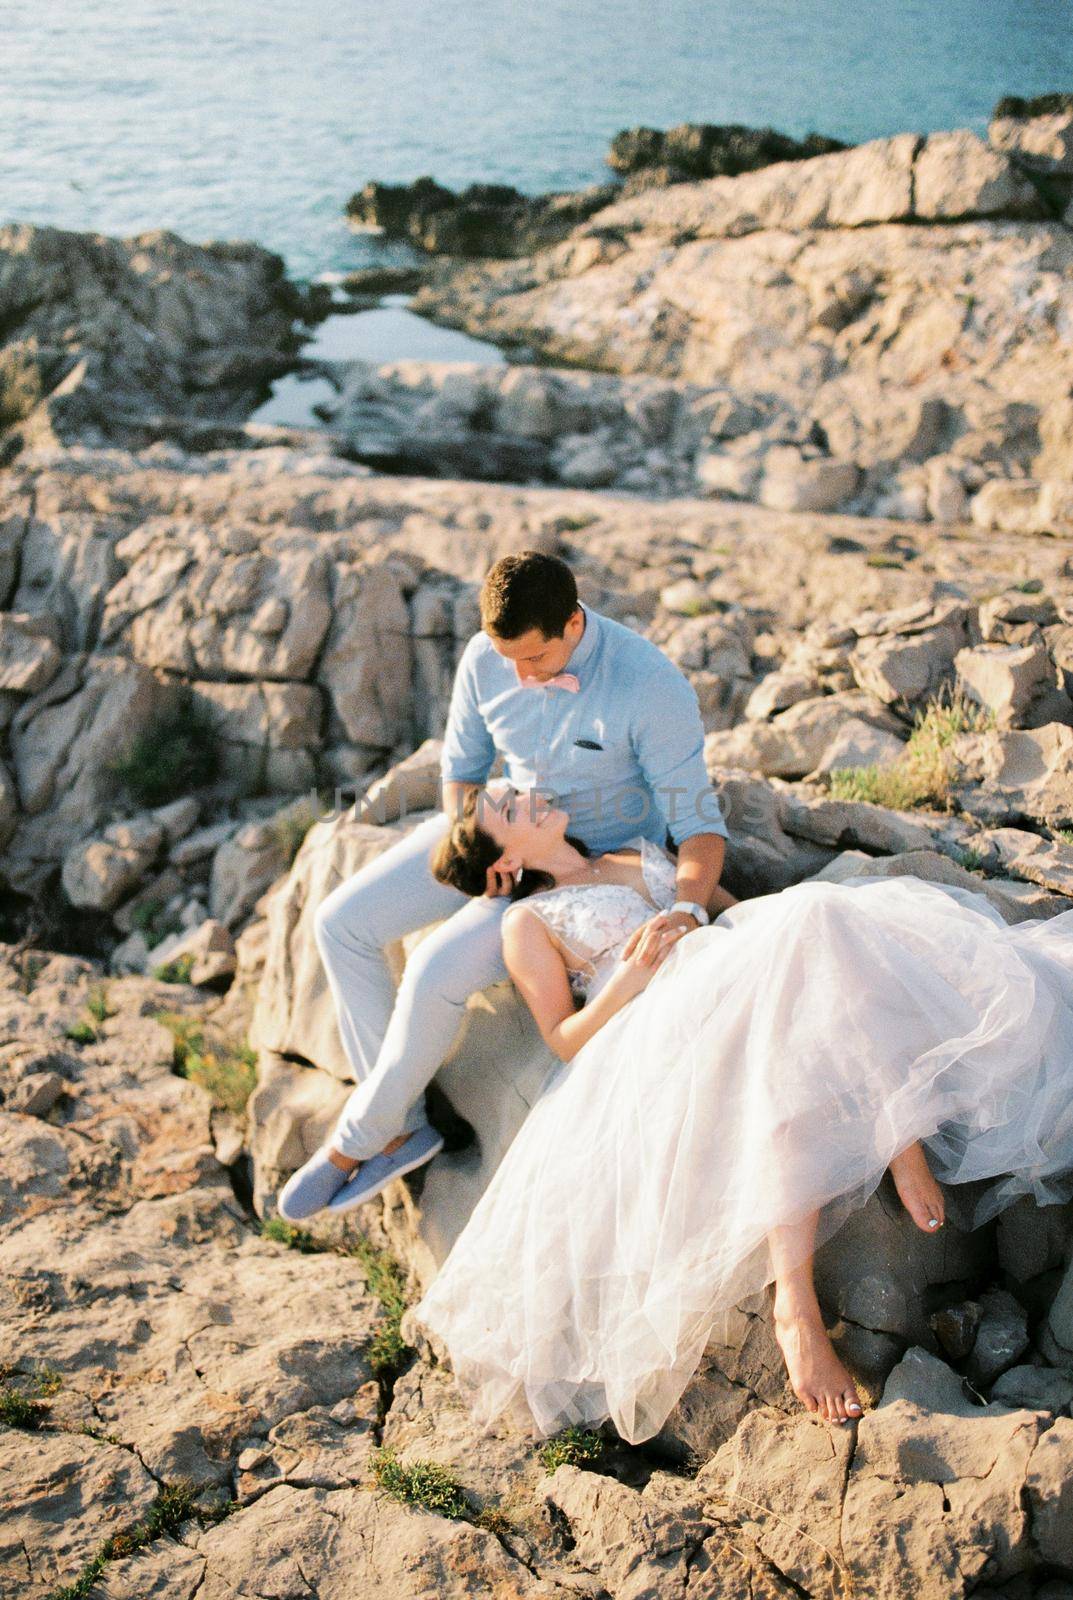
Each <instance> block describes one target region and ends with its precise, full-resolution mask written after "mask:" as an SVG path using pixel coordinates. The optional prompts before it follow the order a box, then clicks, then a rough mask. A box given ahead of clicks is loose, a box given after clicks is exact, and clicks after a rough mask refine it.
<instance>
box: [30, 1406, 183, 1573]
mask: <svg viewBox="0 0 1073 1600" xmlns="http://www.w3.org/2000/svg"><path fill="white" fill-rule="evenodd" d="M29 1442H30V1441H29V1439H28V1437H27V1436H26V1435H25V1434H20V1433H19V1432H18V1431H17V1430H16V1429H14V1428H10V1429H9V1428H5V1429H4V1431H3V1433H2V1434H0V1466H2V1470H3V1477H4V1482H5V1483H6V1484H7V1485H8V1493H9V1495H10V1499H9V1501H8V1515H7V1517H6V1518H5V1528H4V1536H3V1538H2V1540H0V1563H2V1564H3V1569H4V1570H5V1572H6V1574H7V1578H6V1580H5V1590H6V1592H7V1593H8V1594H10V1595H12V1596H14V1595H15V1594H16V1593H19V1594H21V1595H23V1596H25V1597H26V1600H41V1597H43V1596H44V1595H45V1594H46V1593H49V1592H51V1591H52V1590H53V1589H55V1588H58V1587H59V1586H60V1585H62V1584H65V1583H69V1582H73V1581H74V1580H75V1579H76V1578H77V1577H78V1576H79V1573H80V1572H81V1570H82V1568H83V1567H84V1566H85V1565H86V1564H87V1563H88V1562H89V1561H90V1559H91V1558H92V1557H93V1556H94V1555H96V1553H97V1549H98V1546H100V1545H101V1544H103V1542H104V1540H105V1539H106V1538H107V1537H108V1535H109V1534H111V1533H118V1532H119V1531H120V1530H126V1529H127V1528H128V1527H130V1526H131V1525H132V1524H134V1523H136V1522H137V1521H138V1520H139V1519H140V1518H144V1517H145V1516H146V1515H147V1514H148V1512H149V1510H150V1507H151V1506H152V1505H153V1503H154V1501H155V1500H156V1498H157V1493H158V1490H157V1485H156V1484H155V1483H154V1481H153V1479H152V1478H151V1477H150V1475H149V1473H148V1472H147V1471H146V1470H145V1467H144V1466H142V1464H141V1462H140V1461H139V1460H138V1458H137V1456H136V1455H134V1454H133V1453H132V1452H131V1451H129V1450H123V1449H121V1448H120V1447H119V1446H118V1445H114V1444H107V1443H105V1442H103V1441H102V1440H97V1439H91V1438H89V1437H87V1436H86V1435H83V1434H77V1433H45V1432H41V1433H38V1434H36V1435H34V1436H32V1448H27V1445H28V1444H29ZM31 1550H32V1551H33V1558H32V1563H31V1561H30V1560H29V1559H28V1557H27V1552H28V1551H31ZM16 1558H17V1566H16ZM19 1568H21V1582H20V1586H19V1588H18V1589H16V1588H15V1587H14V1586H12V1587H10V1588H8V1587H7V1584H8V1582H9V1581H10V1582H11V1583H12V1584H13V1582H14V1574H15V1572H16V1570H18V1569H19ZM27 1568H29V1571H27Z"/></svg>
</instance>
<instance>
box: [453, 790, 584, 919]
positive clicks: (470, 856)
mask: <svg viewBox="0 0 1073 1600" xmlns="http://www.w3.org/2000/svg"><path fill="white" fill-rule="evenodd" d="M480 792H481V791H480V790H479V789H471V790H470V791H469V793H468V794H467V795H466V798H465V800H464V801H463V803H462V813H461V815H460V816H459V817H456V818H455V820H454V822H452V824H451V826H450V828H449V829H448V830H447V832H446V834H445V835H444V837H443V838H442V839H441V840H440V842H439V844H438V845H437V846H436V848H435V850H434V851H433V852H432V875H433V877H434V878H437V879H438V880H439V882H440V883H449V884H450V885H451V887H452V888H453V889H461V891H462V893H463V894H468V895H470V896H471V897H474V898H475V897H476V896H477V895H482V894H484V892H485V890H486V888H487V887H488V868H489V867H490V866H491V865H492V863H493V862H494V861H498V860H499V858H500V856H501V855H502V854H503V846H502V845H500V844H497V843H496V841H495V840H494V839H493V838H492V835H491V834H490V833H489V832H488V830H487V828H482V827H481V825H480V823H479V822H478V820H477V796H478V795H479V794H480ZM566 842H567V844H572V845H573V846H574V849H575V850H577V851H579V852H580V853H581V855H583V856H588V855H591V854H592V852H591V851H590V849H589V848H588V846H587V845H586V844H584V843H583V842H582V840H580V839H575V838H574V836H573V834H570V833H568V834H567V835H566ZM554 887H555V879H554V878H553V877H552V875H551V873H550V872H541V871H539V870H538V869H537V868H536V867H526V869H525V871H524V872H523V873H521V874H520V882H518V883H516V884H515V885H514V888H513V889H512V890H511V891H510V896H509V898H510V899H511V900H524V899H525V897H526V895H528V894H536V893H537V891H538V890H540V889H553V888H554Z"/></svg>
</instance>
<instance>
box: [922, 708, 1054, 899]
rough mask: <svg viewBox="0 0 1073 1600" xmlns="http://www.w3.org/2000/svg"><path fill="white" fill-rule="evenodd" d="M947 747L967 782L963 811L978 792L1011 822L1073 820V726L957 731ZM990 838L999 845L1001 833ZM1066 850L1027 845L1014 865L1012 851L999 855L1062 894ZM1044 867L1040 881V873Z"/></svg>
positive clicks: (963, 781) (961, 779)
mask: <svg viewBox="0 0 1073 1600" xmlns="http://www.w3.org/2000/svg"><path fill="white" fill-rule="evenodd" d="M952 751H953V755H954V758H955V761H956V763H957V768H956V772H955V781H956V782H959V783H961V784H963V785H965V786H966V793H965V797H964V799H963V802H962V804H963V809H965V810H973V809H975V807H976V799H977V795H982V796H986V798H987V800H988V802H989V803H990V804H991V805H995V803H996V802H997V803H998V804H999V805H1000V807H1001V808H1003V809H1004V811H1005V815H1006V816H1007V817H1008V818H1009V819H1010V820H1011V821H1017V820H1020V819H1021V818H1023V817H1033V818H1038V819H1039V820H1041V821H1043V822H1046V823H1047V824H1048V826H1050V827H1052V828H1064V827H1068V826H1069V825H1070V823H1071V822H1073V729H1070V728H1069V727H1066V726H1065V725H1063V724H1062V723H1058V722H1049V723H1047V724H1045V726H1043V727H1042V728H1032V729H1026V730H1017V731H1013V732H998V731H992V732H987V733H977V734H972V733H970V734H961V735H959V736H958V737H957V738H956V739H955V740H954V742H953V745H952ZM971 786H975V787H971ZM990 837H991V839H992V841H993V842H994V843H995V844H996V845H997V846H999V847H1000V848H1001V839H1002V834H1001V833H994V832H993V833H992V834H991V835H990ZM1008 843H1009V844H1010V845H1012V844H1013V841H1012V840H1009V841H1008ZM1066 848H1068V847H1065V846H1062V845H1054V846H1050V847H1048V846H1042V847H1040V848H1035V849H1033V848H1031V847H1027V848H1026V849H1025V851H1024V852H1023V854H1022V856H1021V857H1020V859H1019V860H1018V863H1017V865H1016V867H1015V868H1013V862H1014V858H1013V856H1012V855H1010V854H1004V862H1005V864H1006V865H1007V866H1009V867H1011V868H1013V869H1014V870H1015V871H1016V872H1017V874H1018V875H1019V876H1021V877H1031V878H1032V881H1033V882H1035V883H1043V882H1044V881H1046V883H1047V886H1048V887H1049V888H1057V889H1058V890H1059V892H1060V893H1061V892H1063V890H1062V882H1063V881H1064V882H1066V883H1067V886H1068V883H1069V880H1065V879H1063V878H1062V877H1060V875H1059V874H1060V873H1062V872H1064V865H1065V864H1064V858H1063V856H1062V851H1063V849H1066ZM1022 861H1023V862H1024V863H1025V865H1024V866H1022V865H1021V862H1022ZM1048 867H1049V868H1050V873H1049V875H1048V876H1047V878H1046V880H1045V879H1044V877H1043V876H1041V873H1043V872H1044V871H1046V870H1047V868H1048ZM1030 869H1031V870H1030Z"/></svg>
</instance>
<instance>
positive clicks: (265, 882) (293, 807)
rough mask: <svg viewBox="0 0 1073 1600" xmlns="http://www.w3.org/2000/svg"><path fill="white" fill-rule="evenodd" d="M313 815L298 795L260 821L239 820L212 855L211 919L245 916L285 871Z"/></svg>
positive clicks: (229, 923) (224, 920)
mask: <svg viewBox="0 0 1073 1600" xmlns="http://www.w3.org/2000/svg"><path fill="white" fill-rule="evenodd" d="M316 815H317V813H316V810H315V809H314V808H313V806H311V804H310V801H309V800H308V799H307V798H306V797H305V796H304V795H303V796H300V797H299V798H298V799H297V800H294V801H291V802H290V804H288V805H285V806H281V807H280V809H279V810H278V811H275V812H274V813H273V814H272V815H271V816H269V817H267V818H265V820H264V821H262V822H247V823H245V824H244V825H243V826H242V827H240V828H239V829H238V830H237V831H236V832H232V833H231V834H230V835H229V837H228V838H227V839H225V840H224V842H223V843H222V844H221V845H220V846H219V848H218V849H217V850H216V853H215V855H214V856H213V858H212V872H211V875H210V878H209V911H210V913H211V915H212V917H213V918H214V919H215V920H216V921H218V922H222V923H226V925H227V926H228V927H229V928H233V927H234V926H235V925H236V924H237V923H239V922H241V921H243V919H244V918H245V917H247V916H248V915H249V913H250V912H251V911H252V910H253V908H254V906H255V905H256V904H257V902H258V900H259V899H260V898H261V896H262V894H264V892H265V890H266V889H268V888H269V887H270V886H271V885H272V884H273V883H275V882H276V880H277V879H278V878H280V877H281V876H282V875H283V873H284V872H285V871H286V870H287V867H288V866H289V864H290V862H291V861H292V860H293V858H294V856H295V854H296V852H297V851H298V849H299V848H300V847H301V843H302V842H303V841H304V839H305V838H306V836H307V835H308V833H309V832H310V831H311V829H312V828H313V827H314V826H315V825H316ZM186 843H189V840H187V841H186ZM173 859H174V852H173Z"/></svg>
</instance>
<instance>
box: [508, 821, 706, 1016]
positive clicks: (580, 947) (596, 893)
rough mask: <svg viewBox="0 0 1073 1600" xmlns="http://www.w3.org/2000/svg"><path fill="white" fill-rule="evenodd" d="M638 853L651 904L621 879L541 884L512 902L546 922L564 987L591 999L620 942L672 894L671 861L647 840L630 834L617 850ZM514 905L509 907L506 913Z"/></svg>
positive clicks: (673, 872)
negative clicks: (562, 966)
mask: <svg viewBox="0 0 1073 1600" xmlns="http://www.w3.org/2000/svg"><path fill="white" fill-rule="evenodd" d="M635 846H636V847H637V848H638V849H639V850H640V852H641V872H642V875H643V877H644V881H645V887H646V889H647V890H648V893H649V895H650V896H651V900H652V902H653V903H652V904H650V903H649V901H648V900H646V899H645V897H644V895H642V894H641V892H640V890H638V889H634V888H631V887H630V885H629V884H625V883H576V884H563V885H561V886H560V887H559V888H557V889H542V890H540V891H539V893H537V894H531V895H529V896H528V897H527V898H526V899H525V900H521V901H519V902H518V909H520V908H521V907H522V906H528V907H529V909H530V910H531V911H535V912H536V913H537V915H538V916H539V917H540V918H541V920H542V921H543V922H544V923H546V924H547V926H548V928H549V929H550V930H551V932H552V934H553V935H554V936H555V939H556V940H557V942H558V944H559V947H560V949H561V950H562V952H563V956H564V959H565V960H566V965H567V971H568V972H569V974H570V987H571V989H572V990H573V992H574V994H575V995H576V996H577V997H579V998H580V999H583V1000H586V999H588V1000H591V999H592V997H593V995H594V994H595V993H596V992H597V990H598V989H600V988H602V987H603V985H604V984H605V983H606V982H607V980H608V978H609V977H610V976H611V974H612V972H613V971H614V969H615V965H616V963H617V961H618V958H619V955H620V954H621V952H622V947H623V945H624V944H625V943H626V940H627V939H628V938H629V936H630V934H631V933H633V931H634V929H635V928H639V927H640V926H641V924H642V922H647V921H648V919H649V917H653V916H655V915H656V912H657V911H666V910H668V909H669V907H671V906H672V905H673V904H674V902H675V899H676V894H675V880H676V875H677V869H676V867H675V863H674V860H673V858H672V857H671V856H669V855H668V854H667V853H666V852H665V851H664V850H661V849H660V847H659V845H658V844H653V843H652V841H651V839H645V838H641V837H638V838H636V839H631V840H630V841H629V843H628V844H627V845H624V846H623V849H632V848H634V847H635ZM515 909H516V908H515V907H513V906H512V907H510V909H509V910H508V911H507V915H508V916H510V914H511V912H512V911H514V910H515Z"/></svg>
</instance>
